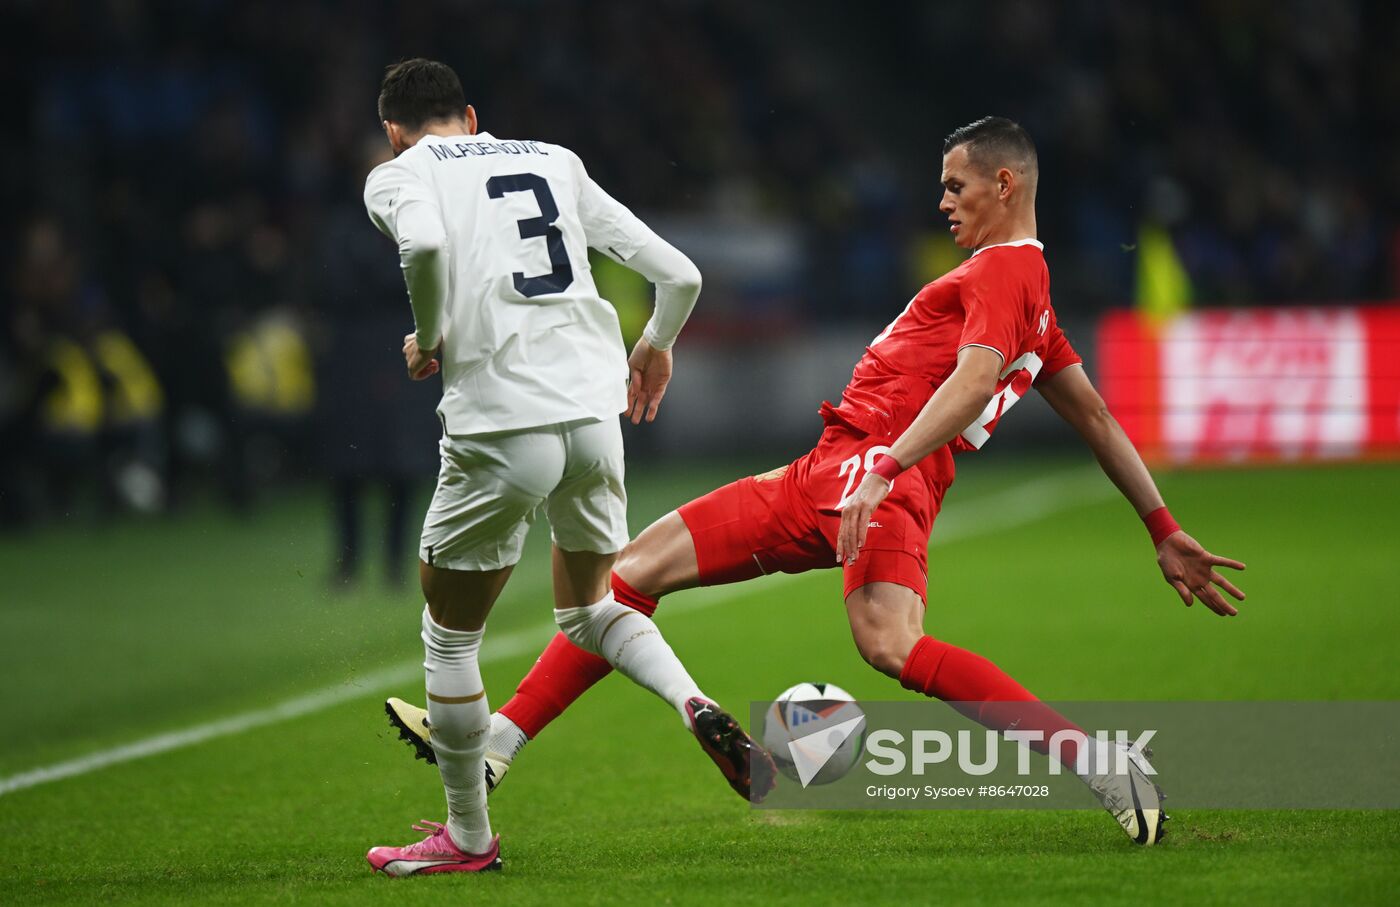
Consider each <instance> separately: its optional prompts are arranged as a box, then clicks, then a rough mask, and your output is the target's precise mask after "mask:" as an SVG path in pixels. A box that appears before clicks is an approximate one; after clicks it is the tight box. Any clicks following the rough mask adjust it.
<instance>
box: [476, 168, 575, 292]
mask: <svg viewBox="0 0 1400 907" xmlns="http://www.w3.org/2000/svg"><path fill="white" fill-rule="evenodd" d="M507 192H533V193H534V194H535V203H536V204H537V205H539V206H540V215H539V217H524V218H521V219H520V220H518V221H516V223H517V224H519V225H520V238H521V239H522V240H526V239H535V238H537V237H541V236H542V237H544V239H545V243H546V245H547V246H548V248H549V263H550V264H551V265H553V266H554V270H552V271H550V272H549V273H548V274H541V275H539V276H537V277H526V276H525V274H524V273H522V272H520V271H516V272H515V273H514V274H512V275H511V279H512V280H514V281H515V290H516V292H517V293H519V294H520V295H521V296H525V297H527V298H534V297H536V296H544V295H546V294H548V293H562V292H564V291H565V290H567V289H568V288H569V285H570V284H572V283H573V282H574V268H573V265H572V264H570V262H569V250H568V249H566V248H564V234H563V233H560V232H559V228H558V227H556V226H554V222H555V221H557V220H558V219H559V206H558V205H557V204H555V202H554V193H553V192H550V191H549V182H548V181H547V180H546V179H545V178H544V177H542V176H539V175H538V174H535V173H512V174H508V175H505V176H493V177H491V178H490V179H489V180H487V181H486V194H487V195H489V196H490V197H491V198H503V197H505V194H506V193H507Z"/></svg>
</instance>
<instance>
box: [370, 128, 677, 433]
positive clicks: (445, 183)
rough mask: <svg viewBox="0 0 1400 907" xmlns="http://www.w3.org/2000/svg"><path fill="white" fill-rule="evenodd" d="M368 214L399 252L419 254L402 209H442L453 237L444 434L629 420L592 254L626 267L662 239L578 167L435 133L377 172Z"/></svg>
mask: <svg viewBox="0 0 1400 907" xmlns="http://www.w3.org/2000/svg"><path fill="white" fill-rule="evenodd" d="M415 203H416V204H415ZM365 207H366V208H367V209H368V210H369V214H370V219H371V220H373V221H374V223H375V225H376V226H378V227H379V229H380V230H382V231H383V232H384V233H385V234H387V235H388V236H389V237H390V238H391V239H394V240H395V241H397V242H398V243H399V246H400V249H401V250H404V249H405V248H407V247H408V246H409V245H410V244H411V242H412V238H411V237H409V236H407V235H406V233H408V232H409V231H410V229H411V227H410V226H409V223H408V221H409V218H408V217H406V216H405V215H404V214H403V212H405V211H406V210H409V209H414V210H416V212H417V214H416V215H415V217H418V216H421V215H422V214H423V213H424V212H429V211H435V212H436V214H437V218H438V220H439V222H440V224H441V229H442V231H443V232H445V241H444V242H443V246H444V251H445V253H446V268H447V270H446V280H447V292H446V297H445V303H444V310H443V312H442V313H441V337H442V346H441V353H440V357H441V361H442V381H443V395H442V402H441V403H440V404H439V406H438V414H439V416H440V418H441V420H442V424H443V429H444V431H445V432H446V433H447V434H449V435H456V436H466V435H476V434H482V433H486V432H497V431H515V430H520V429H525V428H534V427H537V426H542V425H552V424H557V423H561V422H570V421H574V420H578V419H589V418H591V419H610V418H614V417H616V415H617V414H618V413H620V412H622V411H623V410H624V409H625V408H626V405H627V390H626V382H627V354H626V351H625V350H624V348H623V345H622V333H621V331H620V329H619V327H618V321H617V313H616V311H615V310H614V309H613V307H612V305H610V304H609V303H608V302H607V301H606V300H604V299H602V298H601V297H600V296H599V295H598V288H597V287H596V286H595V285H594V283H593V274H592V271H591V269H590V267H589V263H588V248H589V247H590V246H591V247H592V248H595V249H598V250H599V251H602V252H604V253H606V254H608V255H610V256H611V257H613V258H615V259H617V260H618V261H625V260H626V259H628V258H630V257H632V256H633V255H634V254H635V253H636V252H637V251H638V250H639V249H641V248H642V247H643V246H646V245H647V244H648V242H650V241H651V240H652V239H653V238H654V236H655V234H653V233H652V231H651V230H650V229H649V228H648V227H647V226H646V225H645V224H643V223H642V222H641V221H640V220H639V219H638V218H637V217H636V216H635V215H633V214H632V212H631V211H629V210H628V209H627V208H626V207H625V206H624V205H622V204H621V203H620V202H618V201H616V200H614V199H613V198H612V197H610V196H609V195H608V194H607V193H606V192H604V191H603V190H602V189H600V188H599V187H598V185H597V184H596V183H594V182H593V180H592V179H590V178H589V176H588V173H587V172H586V171H585V170H584V167H583V163H582V162H581V161H580V160H579V158H578V155H576V154H574V153H573V152H572V151H570V150H569V149H567V148H564V147H561V146H559V145H551V144H548V143H545V142H533V141H506V140H499V139H496V138H494V137H493V136H491V135H490V134H489V133H484V132H483V133H478V134H476V135H456V136H436V135H431V134H430V135H426V136H424V137H423V138H422V139H421V140H420V141H419V142H418V143H417V144H416V145H414V146H413V147H412V148H409V149H408V150H407V151H405V152H403V153H402V154H401V155H399V156H398V157H397V158H395V159H394V160H392V161H389V162H387V163H385V164H381V165H380V166H378V167H376V168H375V169H374V171H373V172H371V173H370V175H369V178H368V180H366V183H365ZM405 256H407V253H405ZM405 260H406V261H407V258H406V259H405ZM405 268H406V269H407V263H406V264H405ZM697 292H698V289H697ZM417 305H418V304H417V302H416V301H415V310H416V309H417ZM419 327H420V331H421V330H422V327H423V326H422V324H421V323H420V326H419Z"/></svg>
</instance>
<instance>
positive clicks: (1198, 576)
mask: <svg viewBox="0 0 1400 907" xmlns="http://www.w3.org/2000/svg"><path fill="white" fill-rule="evenodd" d="M1036 387H1037V389H1039V390H1040V393H1041V395H1042V396H1044V397H1045V400H1046V402H1048V403H1049V404H1050V406H1051V407H1052V408H1053V409H1054V410H1055V412H1057V413H1059V414H1060V417H1061V418H1063V419H1064V420H1065V421H1066V422H1068V423H1069V424H1070V425H1072V426H1074V429H1075V431H1077V432H1079V434H1080V436H1081V437H1082V438H1083V439H1084V440H1085V442H1086V443H1088V445H1089V448H1090V449H1091V450H1093V452H1094V457H1095V458H1097V459H1098V461H1099V465H1100V466H1101V467H1102V468H1103V471H1104V474H1105V475H1107V476H1108V478H1109V480H1110V481H1112V482H1113V484H1114V485H1116V486H1117V487H1118V490H1119V491H1121V492H1122V493H1123V496H1124V497H1125V498H1127V499H1128V501H1129V502H1130V503H1132V505H1133V507H1134V509H1136V510H1137V513H1138V516H1140V517H1142V519H1143V521H1144V522H1146V523H1147V527H1148V530H1149V531H1150V532H1151V533H1152V541H1153V543H1154V544H1155V545H1156V547H1157V565H1158V566H1159V567H1161V569H1162V576H1163V577H1164V578H1165V579H1166V581H1167V582H1168V583H1170V584H1171V586H1172V588H1173V589H1175V590H1176V592H1177V594H1178V595H1180V596H1181V600H1182V601H1183V602H1185V604H1186V605H1187V607H1190V605H1191V604H1192V603H1193V601H1194V600H1195V599H1197V598H1199V599H1200V600H1201V603H1202V604H1204V605H1205V606H1206V607H1207V608H1210V609H1211V610H1212V611H1214V612H1215V613H1216V614H1219V615H1221V616H1222V617H1233V616H1234V615H1236V614H1238V613H1239V612H1238V611H1237V610H1236V609H1235V607H1234V606H1233V605H1231V604H1230V603H1229V602H1228V601H1226V599H1225V596H1223V595H1221V594H1220V590H1222V589H1223V590H1224V591H1225V592H1228V593H1229V594H1230V595H1231V596H1233V597H1234V598H1235V599H1236V600H1238V601H1244V593H1243V592H1241V591H1240V589H1239V588H1238V587H1237V586H1235V584H1234V583H1232V582H1230V581H1229V580H1228V579H1226V578H1225V577H1223V576H1221V575H1220V573H1218V572H1217V571H1216V568H1217V567H1229V568H1231V569H1232V570H1243V569H1244V564H1242V563H1240V562H1239V561H1236V560H1232V559H1230V558H1228V557H1219V556H1217V555H1214V554H1211V553H1210V552H1209V551H1207V550H1206V549H1205V548H1203V547H1202V546H1201V544H1200V543H1199V542H1197V541H1196V540H1195V539H1193V538H1192V537H1191V536H1189V535H1187V534H1186V533H1185V532H1184V531H1183V530H1182V529H1181V527H1180V526H1178V525H1177V524H1176V522H1175V521H1174V520H1172V518H1171V515H1170V514H1169V513H1168V512H1167V509H1166V505H1165V504H1164V503H1163V502H1162V495H1161V493H1160V492H1159V491H1158V490H1157V483H1156V482H1154V481H1153V480H1152V474H1151V473H1150V472H1148V471H1147V466H1146V464H1144V463H1143V462H1142V457H1140V456H1139V455H1138V452H1137V448H1135V447H1134V446H1133V442H1132V441H1130V440H1129V439H1128V436H1127V434H1126V433H1125V432H1124V431H1123V428H1122V426H1120V425H1119V424H1118V420H1117V419H1115V418H1113V414H1112V413H1110V412H1109V411H1108V407H1107V406H1106V405H1104V402H1103V398H1102V397H1100V396H1099V393H1098V391H1096V390H1094V385H1093V383H1092V382H1090V381H1089V376H1088V375H1086V374H1085V373H1084V369H1083V367H1082V366H1078V365H1072V366H1070V367H1069V368H1066V369H1063V370H1062V371H1060V372H1058V373H1056V374H1054V375H1052V376H1051V377H1050V378H1048V379H1046V380H1045V381H1043V382H1041V383H1039V384H1037V385H1036ZM1216 587H1219V588H1216Z"/></svg>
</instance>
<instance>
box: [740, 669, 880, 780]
mask: <svg viewBox="0 0 1400 907" xmlns="http://www.w3.org/2000/svg"><path fill="white" fill-rule="evenodd" d="M763 745H764V747H765V748H767V750H768V751H769V752H770V753H772V755H773V761H774V762H775V763H777V765H778V770H779V771H781V772H782V773H783V774H784V775H787V776H788V777H789V778H791V779H792V780H794V781H798V782H800V783H801V784H802V786H803V787H808V786H810V785H813V784H830V783H831V782H833V781H835V780H837V779H838V778H841V777H843V776H844V775H845V774H846V773H847V772H848V771H850V770H851V767H852V766H854V765H855V764H856V760H857V759H859V758H860V754H861V751H862V750H863V749H864V745H865V713H864V712H863V711H861V708H860V706H859V705H857V704H856V701H855V699H853V698H852V697H851V694H850V693H847V692H846V691H845V690H843V689H841V688H840V687H838V686H836V684H834V683H799V684H798V685H797V686H795V687H792V688H790V689H787V690H784V691H783V692H781V693H779V694H778V698H777V699H776V700H774V702H773V704H772V705H771V706H769V707H768V712H767V714H766V715H764V720H763Z"/></svg>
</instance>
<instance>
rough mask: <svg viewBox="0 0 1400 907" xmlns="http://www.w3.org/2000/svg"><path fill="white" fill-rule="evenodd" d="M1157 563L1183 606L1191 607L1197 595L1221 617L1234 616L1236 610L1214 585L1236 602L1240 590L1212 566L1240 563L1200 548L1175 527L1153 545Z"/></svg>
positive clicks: (1235, 567) (1239, 565)
mask: <svg viewBox="0 0 1400 907" xmlns="http://www.w3.org/2000/svg"><path fill="white" fill-rule="evenodd" d="M1157 566H1159V567H1161V568H1162V576H1164V577H1166V580H1167V582H1168V583H1170V584H1171V587H1172V588H1173V589H1175V590H1176V594H1177V595H1180V596H1181V600H1182V601H1183V602H1185V603H1186V607H1188V608H1189V607H1191V605H1192V603H1193V600H1194V599H1197V598H1199V599H1200V600H1201V604H1203V605H1205V606H1206V607H1207V608H1209V609H1211V610H1212V611H1214V612H1215V613H1216V614H1219V615H1220V616H1221V617H1234V616H1235V615H1236V614H1238V613H1240V612H1239V611H1238V610H1236V608H1235V606H1234V605H1232V604H1230V603H1229V602H1228V601H1226V600H1225V596H1223V595H1221V594H1220V591H1219V590H1218V589H1216V588H1215V587H1216V586H1219V587H1220V588H1221V589H1224V590H1225V591H1226V592H1228V593H1230V595H1232V596H1233V597H1234V598H1235V600H1236V601H1244V593H1243V592H1241V591H1240V590H1239V587H1237V586H1236V585H1235V584H1234V583H1232V582H1230V581H1229V580H1228V579H1226V578H1225V577H1223V576H1221V575H1220V574H1219V573H1217V572H1216V570H1215V568H1216V567H1229V568H1230V569H1231V570H1243V569H1244V564H1242V563H1240V562H1239V561H1233V560H1230V558H1228V557H1218V556H1216V555H1214V554H1211V553H1210V552H1209V551H1207V550H1206V549H1204V548H1202V547H1201V543H1200V542H1198V541H1196V540H1195V539H1193V538H1191V536H1189V535H1187V534H1186V533H1185V532H1182V531H1181V530H1177V531H1176V532H1173V533H1172V534H1171V535H1169V536H1167V537H1166V538H1164V539H1162V544H1160V545H1158V546H1157Z"/></svg>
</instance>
